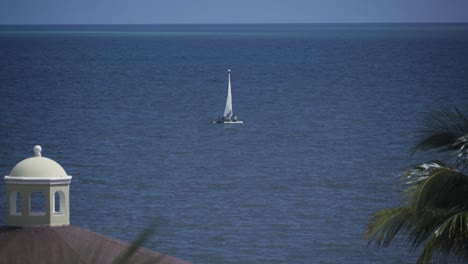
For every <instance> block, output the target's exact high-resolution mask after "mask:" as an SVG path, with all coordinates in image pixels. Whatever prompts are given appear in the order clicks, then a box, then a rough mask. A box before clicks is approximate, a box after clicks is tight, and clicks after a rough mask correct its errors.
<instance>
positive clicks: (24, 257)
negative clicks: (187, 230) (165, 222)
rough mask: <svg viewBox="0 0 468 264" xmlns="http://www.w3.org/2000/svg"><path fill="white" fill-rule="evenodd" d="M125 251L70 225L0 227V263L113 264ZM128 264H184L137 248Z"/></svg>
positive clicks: (120, 243)
mask: <svg viewBox="0 0 468 264" xmlns="http://www.w3.org/2000/svg"><path fill="white" fill-rule="evenodd" d="M129 247H130V244H129V243H126V242H123V241H120V240H116V239H112V238H110V237H107V236H104V235H101V234H98V233H95V232H92V231H89V230H86V229H83V228H80V227H77V226H72V225H70V226H60V227H50V226H44V227H6V226H4V227H0V263H34V264H40V263H114V261H115V260H117V259H118V258H119V257H122V254H123V253H124V252H126V250H128V249H129ZM126 263H127V262H126ZM128 263H160V264H188V262H185V261H183V260H180V259H177V258H174V257H171V256H167V255H162V254H160V253H157V252H155V251H152V250H149V249H146V248H139V249H138V250H137V251H136V252H135V254H133V255H132V256H131V258H130V259H128Z"/></svg>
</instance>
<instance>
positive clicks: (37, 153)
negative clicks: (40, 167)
mask: <svg viewBox="0 0 468 264" xmlns="http://www.w3.org/2000/svg"><path fill="white" fill-rule="evenodd" d="M41 151H42V148H41V146H39V145H36V146H34V157H40V156H42V155H41Z"/></svg>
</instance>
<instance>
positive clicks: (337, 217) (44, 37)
mask: <svg viewBox="0 0 468 264" xmlns="http://www.w3.org/2000/svg"><path fill="white" fill-rule="evenodd" d="M228 68H230V69H231V70H232V75H231V79H232V89H233V102H234V112H235V114H236V115H237V116H238V117H239V119H241V120H243V121H244V124H242V125H220V124H210V121H211V120H213V119H216V117H218V116H219V115H222V112H223V110H224V104H225V99H226V92H227V69H228ZM467 91H468V25H467V24H424V25H419V24H410V25H399V24H394V25H384V24H382V25H379V24H375V25H372V24H371V25H344V24H342V25H190V26H189V25H146V26H145V25H135V26H125V25H119V26H1V27H0V171H1V173H2V175H8V174H9V172H10V170H11V169H12V168H13V167H14V165H15V164H16V163H17V162H19V161H21V160H22V159H24V158H27V157H30V156H32V154H33V151H32V148H33V146H34V145H36V144H40V145H42V148H43V155H44V156H46V157H49V158H52V159H54V160H56V161H57V162H59V163H60V164H61V165H62V166H63V167H64V168H65V170H66V172H67V173H68V174H70V175H72V176H73V180H72V183H71V223H72V224H74V225H78V226H82V227H85V228H88V229H91V230H93V231H97V232H100V233H103V234H105V235H108V236H111V237H114V238H118V239H123V240H126V241H131V240H133V239H134V238H135V237H136V236H137V235H138V233H139V232H140V231H141V230H142V229H144V228H145V227H146V226H147V225H148V224H149V223H150V222H152V221H155V222H156V223H157V230H156V234H155V235H154V236H152V237H151V239H150V241H149V242H148V243H147V246H148V247H150V248H152V249H154V250H157V251H161V252H165V253H168V254H171V255H174V256H177V257H179V258H182V259H185V260H188V261H192V262H194V263H413V262H414V260H415V258H416V256H417V252H416V253H414V252H413V253H411V252H409V251H408V250H407V247H406V245H405V243H404V241H403V240H401V241H402V242H401V243H395V245H392V246H391V247H390V248H388V249H379V250H377V249H376V248H374V246H369V247H368V246H367V241H366V240H364V238H363V232H364V229H365V227H366V224H367V222H368V219H369V217H370V216H371V214H372V212H374V211H376V210H378V209H383V208H387V207H390V206H396V205H398V190H399V185H398V184H399V182H398V178H399V176H398V174H399V173H400V172H401V170H402V169H404V168H406V167H407V166H409V165H411V164H414V163H416V162H423V161H428V160H430V159H431V157H432V156H431V155H413V156H410V155H409V154H408V151H409V149H410V148H411V146H412V144H414V142H415V141H416V138H415V137H414V134H415V132H417V129H418V128H419V127H420V125H421V120H422V118H423V117H424V114H425V113H427V112H428V111H431V110H438V109H441V108H448V107H452V106H456V107H458V108H459V109H460V110H461V111H463V112H464V113H467V112H468V108H467V105H468V92H467ZM2 182H3V180H2ZM0 192H1V193H2V198H1V200H0V215H5V214H6V212H5V207H6V201H5V200H6V196H5V194H4V193H5V184H4V183H1V184H0ZM4 223H5V219H4V217H1V218H0V224H4Z"/></svg>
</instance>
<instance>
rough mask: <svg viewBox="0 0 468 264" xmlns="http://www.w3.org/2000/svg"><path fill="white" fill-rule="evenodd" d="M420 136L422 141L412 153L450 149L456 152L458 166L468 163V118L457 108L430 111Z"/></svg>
mask: <svg viewBox="0 0 468 264" xmlns="http://www.w3.org/2000/svg"><path fill="white" fill-rule="evenodd" d="M420 136H421V138H422V139H421V141H419V143H417V144H416V146H415V147H413V148H412V149H411V153H415V152H419V151H426V150H432V149H435V150H439V151H449V152H454V153H455V154H454V156H455V158H456V165H457V166H459V165H466V164H467V163H468V161H467V160H468V118H467V117H465V116H464V115H463V114H462V113H461V112H460V111H459V110H458V109H457V108H453V109H452V110H442V111H435V112H431V113H429V114H428V116H427V118H426V119H425V122H424V123H423V129H422V130H421V131H420Z"/></svg>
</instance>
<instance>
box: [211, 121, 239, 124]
mask: <svg viewBox="0 0 468 264" xmlns="http://www.w3.org/2000/svg"><path fill="white" fill-rule="evenodd" d="M211 123H212V124H243V123H244V121H221V122H220V121H211Z"/></svg>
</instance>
